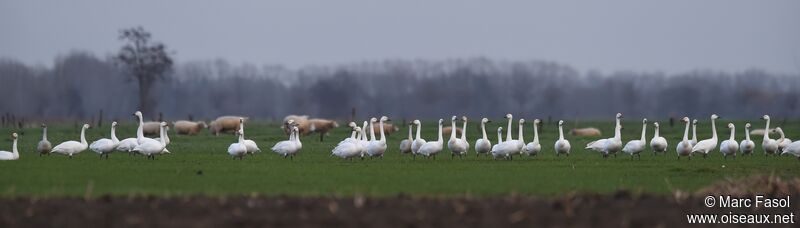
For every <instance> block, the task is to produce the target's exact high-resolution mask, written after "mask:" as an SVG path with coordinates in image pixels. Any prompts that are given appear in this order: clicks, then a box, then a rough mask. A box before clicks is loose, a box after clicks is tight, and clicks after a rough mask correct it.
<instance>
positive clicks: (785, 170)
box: [0, 118, 800, 197]
mask: <svg viewBox="0 0 800 228" xmlns="http://www.w3.org/2000/svg"><path fill="white" fill-rule="evenodd" d="M477 119H478V118H473V119H472V120H471V122H470V126H468V132H467V136H468V138H469V142H470V144H471V145H472V148H471V151H470V154H469V156H467V157H466V158H464V159H451V157H450V155H449V153H450V152H449V151H447V149H446V145H445V150H444V151H442V153H441V154H440V155H439V156H438V157H437V158H436V159H435V160H433V159H422V158H419V157H418V158H417V159H416V160H414V159H412V158H411V156H408V155H401V154H399V152H398V145H399V143H400V140H401V139H403V138H405V137H406V136H407V128H406V126H404V125H402V124H398V125H402V126H401V128H400V130H399V131H398V132H396V133H395V134H393V135H391V136H389V137H388V144H389V146H388V149H387V152H386V156H385V157H384V158H383V159H365V160H354V161H348V160H342V159H340V158H338V157H330V156H329V155H330V151H331V149H332V148H333V147H334V146H335V145H336V143H338V142H339V141H340V140H341V139H343V138H345V137H347V136H349V130H348V129H347V128H346V127H339V128H337V129H335V130H334V131H333V132H332V133H331V134H330V135H329V136H328V137H326V140H325V142H319V136H318V135H310V136H306V137H303V138H302V141H303V150H302V151H301V152H300V154H299V155H298V156H297V157H296V158H295V159H294V160H289V159H285V158H283V157H281V156H278V155H277V154H274V153H272V152H271V151H270V150H269V148H270V147H272V145H273V144H275V143H276V142H278V141H280V140H284V139H285V138H286V137H285V136H284V135H283V132H282V130H281V129H279V125H278V124H276V123H267V122H253V123H250V124H249V125H248V126H247V138H249V139H253V140H255V141H256V142H257V143H258V144H259V147H260V148H261V149H262V150H263V152H262V153H261V154H258V155H254V156H248V157H245V159H244V160H241V161H240V160H233V159H231V157H230V156H228V154H227V152H226V150H227V147H228V145H229V144H230V143H232V142H235V141H236V138H235V136H233V135H220V136H213V135H211V134H209V133H208V131H204V132H203V133H201V134H200V135H197V136H184V135H175V134H174V132H170V133H171V139H172V143H171V144H170V145H169V146H168V148H169V150H170V151H171V152H172V154H169V155H164V156H159V157H157V158H156V160H154V161H153V160H146V159H145V158H144V157H142V156H130V155H128V154H126V153H118V152H117V153H114V154H111V155H110V159H108V160H101V159H100V158H99V156H98V155H97V154H95V153H94V152H92V151H90V150H87V151H84V152H83V153H81V154H78V155H77V156H75V157H74V158H72V159H69V158H68V157H65V156H61V155H50V156H39V155H38V154H37V153H36V152H35V148H36V143H37V142H38V141H39V140H40V139H41V130H40V129H39V128H27V129H22V130H19V129H9V128H4V129H0V134H2V139H0V150H8V151H10V149H11V137H10V134H11V132H15V131H16V132H20V133H21V134H22V135H21V136H20V140H19V150H20V154H21V158H20V160H17V161H3V162H0V196H2V197H17V196H35V197H60V196H80V197H83V196H98V195H103V194H111V195H120V196H126V195H156V196H183V195H210V196H229V195H249V194H254V193H255V194H261V195H295V196H331V195H338V196H350V195H354V194H360V195H367V196H393V195H397V194H410V195H418V196H457V195H471V196H479V197H480V196H497V195H507V194H521V195H533V196H544V197H546V196H554V195H561V194H565V193H568V192H599V193H609V192H612V191H614V190H617V189H629V190H632V191H634V192H647V193H653V194H667V193H669V192H671V191H673V190H678V189H680V190H686V191H694V190H697V189H699V188H701V187H703V186H706V185H708V184H710V183H712V182H715V181H718V180H722V179H726V178H737V177H745V176H750V175H754V174H774V175H779V176H784V177H797V176H798V175H800V162H799V161H798V160H797V159H795V158H794V157H776V156H771V157H765V156H764V154H763V152H762V150H761V146H760V145H761V137H760V136H759V137H753V140H754V141H755V142H756V145H757V146H756V152H755V155H754V156H747V157H742V156H738V157H737V158H736V159H730V158H729V159H727V160H724V159H723V157H722V156H721V155H720V153H719V152H718V151H715V152H714V153H712V154H711V156H710V157H709V158H707V159H703V158H701V157H694V158H693V159H691V160H687V159H685V158H682V159H681V160H678V159H677V156H676V155H675V146H676V144H677V142H678V140H680V138H681V137H682V134H683V125H682V124H681V123H680V122H679V121H676V123H675V125H674V126H672V127H671V126H670V125H669V124H668V123H667V122H668V121H662V124H661V126H662V129H661V134H662V135H663V136H664V137H665V138H667V140H668V142H669V152H668V153H667V154H666V155H658V156H652V155H651V153H650V150H649V148H648V149H647V150H646V151H645V152H644V153H643V155H642V156H641V160H639V159H634V160H632V159H631V158H630V157H629V156H627V155H624V154H621V155H619V156H618V157H617V158H614V157H611V158H608V159H604V158H602V157H601V156H600V155H599V154H598V153H595V152H591V151H587V150H584V149H583V146H584V145H585V144H586V143H587V142H589V141H592V140H595V139H598V138H599V137H575V136H571V135H567V138H568V139H569V140H570V142H571V144H572V154H571V155H570V156H569V157H563V156H562V157H556V156H555V154H554V153H553V150H552V148H553V143H554V141H555V139H556V138H557V137H558V132H557V131H558V128H557V126H556V125H555V123H554V122H551V123H547V122H546V123H544V126H543V129H542V132H541V134H540V140H541V142H542V145H543V146H542V147H543V148H542V153H541V154H540V155H539V156H536V157H517V158H515V159H514V160H512V161H508V160H493V159H491V158H489V157H485V156H482V157H476V156H475V153H474V151H472V149H473V148H474V142H475V139H476V138H477V137H480V129H479V124H478V122H476V120H477ZM445 122H446V125H447V124H449V121H445ZM728 122H729V120H718V122H717V128H718V129H719V137H720V142H721V141H722V140H724V139H727V138H728V137H729V131H728V130H727V129H726V128H725V127H724V126H725V124H727V123H728ZM776 122H777V121H776ZM651 123H652V120H651ZM734 123H735V124H736V126H737V130H736V133H737V134H736V139H737V141H740V140H742V139H743V138H744V134H743V133H744V122H743V121H734ZM752 123H753V125H754V127H757V128H763V126H764V122H763V121H762V120H752ZM340 124H341V125H342V126H344V125H346V123H342V122H340ZM504 124H505V122H504V121H503V120H496V121H494V122H492V123H490V125H489V126H488V129H487V134H488V135H489V137H490V139H491V140H492V142H497V139H496V129H497V127H498V126H499V125H504ZM773 125H777V124H775V123H773ZM514 126H516V123H515V124H514ZM565 126H568V127H567V128H570V127H573V126H574V125H573V123H572V122H567V123H566V124H565ZM587 126H593V127H598V128H600V129H601V130H602V131H603V136H602V138H606V137H612V136H613V131H612V129H613V122H612V121H606V122H581V123H580V127H587ZM710 126H711V125H710V123H709V122H708V120H707V119H704V120H701V122H700V124H699V125H698V134H699V139H700V140H702V139H706V138H709V137H710V135H711V130H710ZM109 127H110V124H104V125H103V127H102V128H97V127H94V126H93V128H91V129H89V130H88V131H87V141H89V142H90V143H91V141H93V140H96V139H99V138H105V137H108V133H109V129H108V128H109ZM624 127H625V128H624V130H623V143H625V142H627V141H628V140H631V139H638V138H639V136H640V133H641V122H639V121H638V120H629V119H626V121H625V122H624ZM782 127H783V129H784V131H786V133H787V135H788V137H790V138H791V137H795V138H798V137H800V122H797V121H789V122H787V123H783V125H782ZM423 128H424V130H423V137H424V138H426V139H428V140H431V139H435V138H436V127H435V121H434V120H427V121H423ZM135 130H136V126H135V125H134V124H133V123H132V122H128V123H125V124H122V125H120V127H119V128H118V129H117V136H118V137H119V138H120V139H124V138H128V137H134V136H135ZM565 131H566V129H565ZM513 132H514V135H515V138H516V132H517V130H516V127H515V128H514V130H513ZM79 133H80V128H79V127H78V126H76V125H74V124H62V125H56V126H50V129H49V134H48V135H49V139H50V141H51V142H53V144H54V145H55V144H57V143H60V142H62V141H65V140H78V139H79ZM565 134H566V132H565ZM652 136H653V127H652V125H649V126H648V130H647V139H648V141H649V140H650V138H652ZM447 137H448V136H445V144H446V141H447ZM532 138H533V129H532V125H531V124H530V120H529V122H528V123H526V124H525V141H526V142H530V141H531V140H532Z"/></svg>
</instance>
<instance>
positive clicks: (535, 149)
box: [522, 119, 542, 156]
mask: <svg viewBox="0 0 800 228" xmlns="http://www.w3.org/2000/svg"><path fill="white" fill-rule="evenodd" d="M539 123H541V120H539V119H534V120H533V141H531V142H530V143H528V144H527V145H525V147H523V148H522V153H523V154H526V155H528V156H536V155H538V154H539V151H541V150H542V145H541V144H539V131H538V129H539V128H538V126H537V125H539Z"/></svg>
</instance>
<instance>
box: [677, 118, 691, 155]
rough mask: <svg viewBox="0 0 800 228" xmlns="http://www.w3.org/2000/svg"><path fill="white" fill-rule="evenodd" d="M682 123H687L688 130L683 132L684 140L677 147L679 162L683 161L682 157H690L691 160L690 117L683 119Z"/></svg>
mask: <svg viewBox="0 0 800 228" xmlns="http://www.w3.org/2000/svg"><path fill="white" fill-rule="evenodd" d="M681 121H682V122H684V123H686V128H685V129H684V130H683V140H681V142H679V143H678V146H677V147H675V152H677V153H678V160H680V159H681V156H688V157H689V160H691V159H692V157H691V155H692V141H690V140H689V124H690V121H689V117H683V119H681Z"/></svg>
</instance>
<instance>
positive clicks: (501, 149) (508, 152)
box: [492, 113, 525, 159]
mask: <svg viewBox="0 0 800 228" xmlns="http://www.w3.org/2000/svg"><path fill="white" fill-rule="evenodd" d="M505 118H506V119H508V129H506V140H505V141H503V142H498V143H497V145H495V146H494V147H492V155H493V156H494V157H495V158H499V157H504V158H506V159H513V155H514V154H519V152H520V150H522V146H524V144H522V146H520V141H519V140H514V139H513V138H512V137H511V123H512V122H513V118H514V116H513V115H511V114H510V113H509V114H506V117H505ZM522 122H523V123H524V122H525V121H524V120H522ZM520 127H522V125H521V124H520ZM498 141H499V140H498Z"/></svg>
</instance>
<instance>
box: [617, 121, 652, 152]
mask: <svg viewBox="0 0 800 228" xmlns="http://www.w3.org/2000/svg"><path fill="white" fill-rule="evenodd" d="M646 133H647V119H643V120H642V138H641V139H639V140H631V141H628V143H626V144H625V147H623V148H622V152H625V153H626V154H628V155H630V156H631V159H633V156H634V155H635V156H637V157H638V158H639V159H642V151H644V148H645V145H646V144H647V143H646V142H647V141H645V140H646V139H645V134H646Z"/></svg>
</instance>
